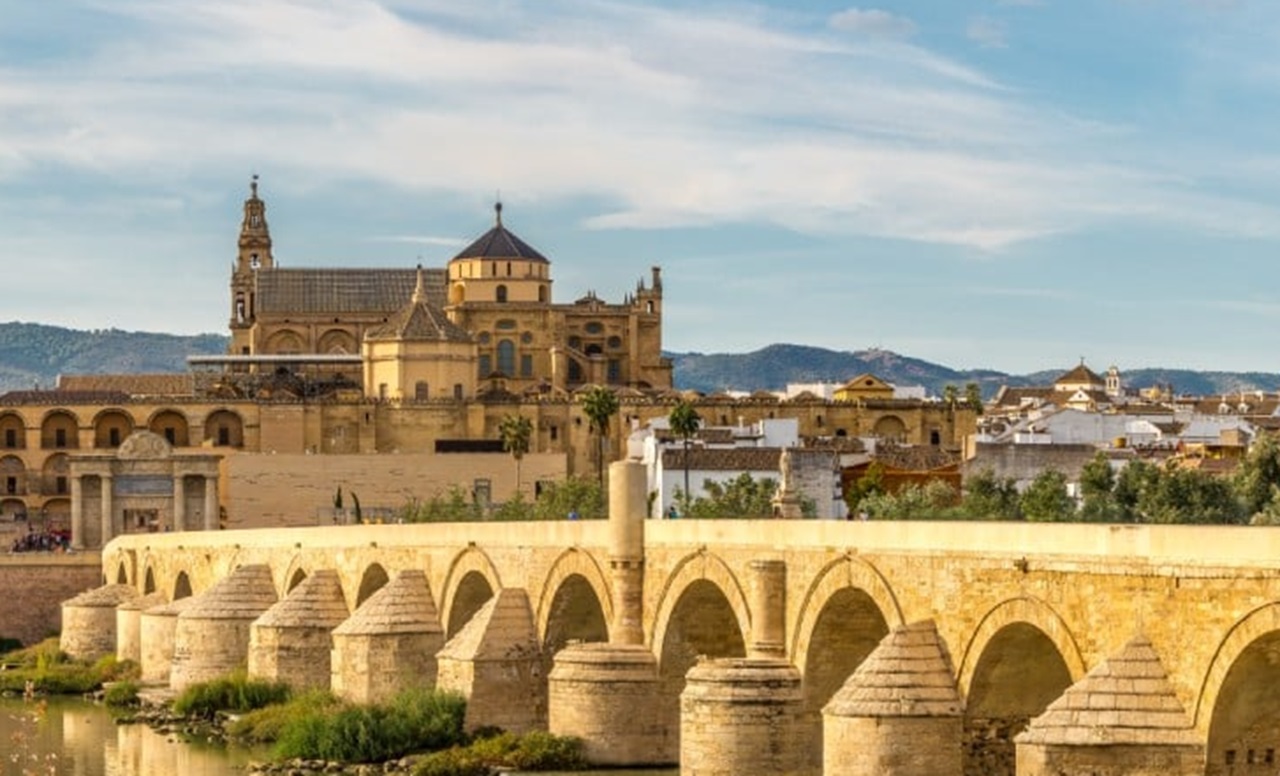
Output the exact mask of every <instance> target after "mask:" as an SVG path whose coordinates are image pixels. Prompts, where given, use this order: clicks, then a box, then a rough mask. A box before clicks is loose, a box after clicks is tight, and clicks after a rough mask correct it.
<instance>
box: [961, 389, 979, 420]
mask: <svg viewBox="0 0 1280 776" xmlns="http://www.w3.org/2000/svg"><path fill="white" fill-rule="evenodd" d="M964 404H965V406H966V407H968V408H969V409H971V410H973V411H974V412H975V413H977V414H979V415H981V414H982V388H981V386H979V385H978V384H977V383H972V382H971V383H965V384H964Z"/></svg>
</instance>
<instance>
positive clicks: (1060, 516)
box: [1018, 469, 1076, 523]
mask: <svg viewBox="0 0 1280 776" xmlns="http://www.w3.org/2000/svg"><path fill="white" fill-rule="evenodd" d="M1018 507H1019V508H1020V509H1021V510H1022V516H1023V517H1025V518H1026V519H1027V520H1030V521H1032V522H1036V523H1061V522H1066V521H1068V520H1070V519H1071V518H1072V517H1073V516H1074V515H1075V511H1076V504H1075V501H1073V500H1072V499H1071V495H1070V494H1069V493H1067V477H1066V475H1065V474H1063V473H1062V472H1060V471H1058V470H1056V469H1045V470H1043V471H1041V472H1040V473H1039V474H1037V475H1036V478H1035V479H1034V480H1032V481H1031V484H1030V485H1028V486H1027V489H1026V490H1024V491H1023V492H1022V498H1020V499H1018Z"/></svg>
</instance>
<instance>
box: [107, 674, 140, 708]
mask: <svg viewBox="0 0 1280 776" xmlns="http://www.w3.org/2000/svg"><path fill="white" fill-rule="evenodd" d="M102 700H103V702H105V703H106V704H107V705H108V706H111V707H112V708H125V707H129V706H137V705H138V683H137V682H134V681H129V680H125V681H121V682H115V683H114V684H112V685H110V686H109V687H107V689H106V692H104V693H103V695H102Z"/></svg>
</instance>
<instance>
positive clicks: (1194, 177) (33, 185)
mask: <svg viewBox="0 0 1280 776" xmlns="http://www.w3.org/2000/svg"><path fill="white" fill-rule="evenodd" d="M1276 41H1280V3H1276V2H1274V1H1273V0H1234V1H1233V0H1070V2H1068V0H947V1H946V2H943V1H942V0H915V1H911V0H898V1H896V2H890V1H889V0H885V1H884V2H879V3H875V4H866V5H849V4H846V3H838V2H820V1H818V0H793V1H792V2H776V3H772V4H770V3H754V4H752V3H707V2H697V3H695V2H687V1H686V2H666V3H643V4H642V3H627V2H596V1H595V0H493V1H491V0H471V1H470V2H465V3H463V2H457V1H456V0H448V1H447V2H446V1H443V0H418V1H410V0H382V1H381V2H366V1H364V0H343V2H299V1H295V0H50V2H41V3H33V2H28V0H0V256H3V267H4V281H3V284H4V287H5V288H6V290H7V293H6V294H5V297H4V306H3V308H0V320H23V321H34V322H40V323H52V324H58V325H66V326H72V327H76V328H89V329H92V328H108V327H116V328H121V329H130V330H146V331H170V332H177V333H197V332H206V331H214V332H225V331H226V324H227V317H228V314H229V312H230V311H229V306H228V305H229V303H228V301H227V297H228V292H227V283H228V279H229V270H230V265H231V262H232V260H233V259H234V256H235V237H236V231H237V228H238V225H239V217H240V206H241V202H242V201H243V199H244V197H245V196H246V194H247V185H248V180H249V176H250V175H251V174H252V173H255V172H256V173H258V174H259V175H261V176H262V193H263V195H264V197H265V198H266V199H267V204H268V220H269V222H270V224H271V229H272V235H273V237H274V239H275V253H276V257H277V260H278V262H280V263H281V264H282V265H284V266H306V265H313V266H406V267H408V266H413V265H414V264H416V263H417V262H419V261H422V262H423V263H425V264H428V265H439V266H442V265H443V264H444V263H445V262H446V261H447V260H448V258H449V257H450V256H452V255H453V253H455V252H456V251H457V250H458V248H460V247H461V246H462V245H463V244H465V243H466V242H467V241H468V240H469V239H470V238H472V237H474V236H476V235H478V234H479V233H481V232H483V231H484V230H485V229H487V228H488V227H489V226H490V225H491V223H492V203H493V200H494V198H495V196H496V195H497V194H498V193H499V192H500V194H501V198H502V200H503V202H504V205H505V210H504V221H505V222H506V224H507V225H508V226H509V227H510V228H511V229H513V230H514V231H515V232H517V233H518V234H520V235H521V236H522V237H523V238H524V239H525V240H527V241H528V242H530V243H531V244H533V245H534V246H536V247H537V248H538V249H540V250H541V251H542V252H543V253H544V254H546V255H547V256H548V257H549V258H550V259H551V260H552V262H553V272H554V277H555V288H554V296H555V299H556V300H557V301H570V300H572V299H574V298H577V297H578V296H581V295H582V294H584V293H585V292H586V291H588V290H594V291H596V292H597V293H598V294H599V295H601V296H603V297H605V298H606V299H610V300H614V301H620V300H621V297H622V295H623V294H624V293H626V292H627V291H628V290H629V289H631V288H632V287H633V286H634V284H635V282H636V280H637V279H638V278H640V277H642V276H645V275H647V274H648V268H649V266H650V265H653V264H657V265H661V266H662V268H663V274H664V279H665V291H666V313H667V315H666V328H665V343H664V344H665V346H666V347H667V348H668V349H670V350H676V351H690V350H693V351H701V352H746V351H750V350H754V349H756V348H759V347H762V346H765V345H768V344H770V343H775V342H788V343H798V344H807V345H816V346H822V347H828V348H833V349H839V350H857V349H861V348H866V347H882V348H886V349H889V350H894V351H897V352H899V353H903V354H906V355H911V356H916V357H920V358H926V359H929V360H931V361H936V362H940V363H943V364H946V365H949V366H953V367H958V368H967V367H988V368H995V369H1001V370H1006V371H1011V372H1024V371H1031V370H1038V369H1059V368H1069V367H1070V366H1072V365H1074V364H1075V363H1076V362H1077V361H1078V359H1079V358H1080V357H1081V356H1084V357H1086V358H1087V359H1088V361H1089V363H1090V364H1091V365H1093V366H1094V367H1095V368H1096V369H1099V370H1100V369H1103V368H1105V367H1106V366H1107V365H1109V364H1112V363H1114V364H1117V365H1119V366H1120V367H1121V368H1122V369H1133V368H1138V367H1142V366H1154V365H1160V366H1176V367H1189V368H1198V369H1235V370H1246V369H1256V370H1274V369H1276V368H1277V365H1276V363H1275V359H1274V358H1273V353H1274V352H1275V348H1274V345H1273V343H1274V335H1273V332H1274V331H1275V330H1276V329H1277V323H1278V322H1280V298H1278V296H1277V293H1278V291H1277V290H1278V289H1280V260H1278V259H1280V174H1278V173H1280V131H1277V129H1276V127H1277V124H1278V122H1277V118H1280V117H1278V116H1277V113H1280V46H1277V45H1276Z"/></svg>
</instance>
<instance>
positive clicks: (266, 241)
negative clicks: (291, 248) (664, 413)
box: [224, 178, 671, 401]
mask: <svg viewBox="0 0 1280 776" xmlns="http://www.w3.org/2000/svg"><path fill="white" fill-rule="evenodd" d="M494 216H495V219H494V220H495V223H494V226H493V228H492V229H490V230H489V231H487V232H485V233H484V234H482V235H480V236H479V237H478V238H476V239H475V240H474V241H473V242H472V243H471V244H470V245H468V246H467V247H466V248H464V249H463V250H462V251H461V252H459V253H458V255H456V256H454V257H453V258H452V259H450V260H449V263H448V264H447V265H446V266H445V267H433V268H423V267H421V266H419V267H418V268H417V269H413V268H379V269H335V268H310V267H304V268H292V267H290V268H285V267H277V266H276V264H275V260H274V258H273V256H272V250H271V248H272V241H271V232H270V230H269V228H268V226H267V214H266V202H265V201H264V200H263V199H262V198H261V197H259V195H258V182H257V179H256V178H255V179H254V181H253V183H252V184H251V186H250V193H249V198H248V199H247V200H245V203H244V219H243V221H242V223H241V226H240V239H239V252H238V256H237V258H236V263H235V267H234V270H233V271H232V275H231V321H230V328H231V346H230V354H229V356H230V358H228V359H227V360H226V361H225V362H224V365H225V366H230V367H233V368H236V369H239V370H240V371H241V372H253V371H256V370H258V369H259V368H261V367H263V366H264V365H266V366H268V367H276V368H278V367H279V365H281V364H282V363H289V364H290V365H291V368H292V367H296V366H297V365H299V364H302V363H304V362H306V361H307V360H308V359H309V358H312V357H314V358H313V359H312V360H313V363H314V364H316V365H319V364H326V363H327V364H328V365H329V366H330V367H331V369H332V370H340V369H341V367H342V366H343V365H344V363H345V364H346V365H347V367H348V368H351V367H352V366H354V365H355V364H356V362H357V361H358V362H359V367H360V369H361V371H362V381H361V382H362V386H361V387H362V389H363V391H364V394H365V396H368V397H376V398H378V399H380V400H388V401H429V400H431V399H440V398H443V399H450V400H458V399H462V400H468V399H472V398H475V397H476V396H478V395H481V394H484V393H486V392H488V391H493V390H501V391H506V392H509V393H513V394H516V395H521V396H524V395H531V394H537V393H548V392H565V391H568V392H572V391H573V390H574V389H576V388H578V387H580V386H582V385H586V384H597V385H610V386H627V387H630V388H634V389H637V390H641V391H648V390H659V391H660V390H666V389H669V388H670V387H671V362H670V361H669V360H667V359H664V358H663V357H662V275H661V271H660V270H659V268H658V267H654V268H653V269H652V279H651V282H650V283H649V284H648V285H646V284H645V283H643V282H641V283H639V284H638V285H637V287H636V289H635V292H634V293H633V294H628V295H627V296H626V297H625V298H624V299H623V301H622V302H621V303H619V304H613V303H608V302H605V301H603V300H601V299H600V298H598V297H597V296H596V295H595V294H594V293H588V294H586V295H585V296H582V297H580V298H579V299H577V300H576V301H574V302H572V303H560V304H557V303H555V302H553V301H552V276H551V262H550V261H549V260H548V259H547V258H546V257H545V256H544V255H543V254H541V253H540V252H538V250H537V249H535V248H533V247H532V246H530V245H529V244H528V243H526V242H525V241H524V240H522V239H520V238H519V237H518V236H516V234H515V233H514V232H512V231H511V230H509V229H508V228H507V227H506V225H505V224H504V223H503V221H502V204H501V203H498V204H496V205H495V206H494ZM281 356H287V357H289V358H288V359H287V360H281V359H280V358H278V357H281ZM344 356H345V357H346V358H343V357H344ZM233 371H234V370H233Z"/></svg>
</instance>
